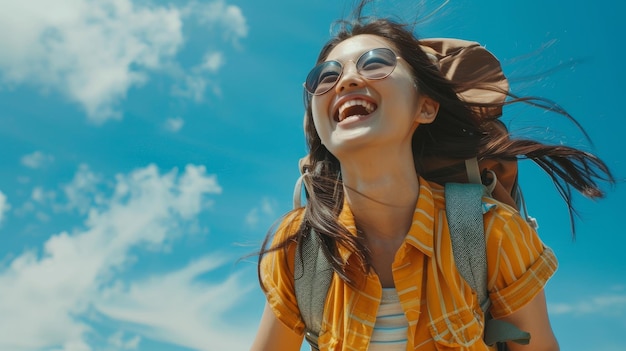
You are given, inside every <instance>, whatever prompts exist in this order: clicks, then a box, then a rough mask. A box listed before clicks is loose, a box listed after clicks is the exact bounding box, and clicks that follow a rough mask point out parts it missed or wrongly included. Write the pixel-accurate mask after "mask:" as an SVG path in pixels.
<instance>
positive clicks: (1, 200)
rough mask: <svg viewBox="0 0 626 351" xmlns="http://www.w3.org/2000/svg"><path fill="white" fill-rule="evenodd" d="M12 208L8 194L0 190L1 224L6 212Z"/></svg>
mask: <svg viewBox="0 0 626 351" xmlns="http://www.w3.org/2000/svg"><path fill="white" fill-rule="evenodd" d="M10 208H11V205H9V203H8V202H7V196H6V195H4V193H3V192H2V191H0V224H2V222H3V221H4V214H5V213H6V212H7V211H8V210H9V209H10Z"/></svg>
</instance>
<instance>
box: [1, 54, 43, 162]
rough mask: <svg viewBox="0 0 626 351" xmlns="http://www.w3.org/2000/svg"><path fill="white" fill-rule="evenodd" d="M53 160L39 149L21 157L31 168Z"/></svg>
mask: <svg viewBox="0 0 626 351" xmlns="http://www.w3.org/2000/svg"><path fill="white" fill-rule="evenodd" d="M0 56H2V55H0ZM53 161H54V156H52V155H47V154H44V153H43V152H41V151H35V152H33V153H32V154H28V155H24V156H22V159H21V162H22V165H24V166H26V167H28V168H32V169H37V168H43V167H46V166H48V165H49V164H51V163H52V162H53Z"/></svg>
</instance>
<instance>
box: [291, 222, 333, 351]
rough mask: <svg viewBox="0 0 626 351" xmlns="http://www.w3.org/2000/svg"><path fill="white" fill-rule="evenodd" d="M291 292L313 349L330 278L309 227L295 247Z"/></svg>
mask: <svg viewBox="0 0 626 351" xmlns="http://www.w3.org/2000/svg"><path fill="white" fill-rule="evenodd" d="M294 273H295V292H296V300H297V301H298V308H299V309H300V315H301V316H302V321H303V322H304V324H305V326H306V330H305V337H306V339H307V341H308V342H309V344H311V347H312V348H313V349H314V350H317V337H318V336H319V333H320V330H321V328H322V318H323V313H324V303H325V301H326V295H327V294H328V289H329V287H330V282H331V280H332V277H333V268H332V266H331V264H330V262H329V261H328V259H327V258H326V256H325V255H324V252H323V251H322V247H321V243H320V238H319V235H318V234H317V233H316V232H315V231H314V230H311V231H310V232H309V235H304V236H302V238H301V241H300V242H299V246H298V248H297V249H296V262H295V272H294Z"/></svg>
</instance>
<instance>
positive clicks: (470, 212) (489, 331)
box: [445, 183, 530, 347]
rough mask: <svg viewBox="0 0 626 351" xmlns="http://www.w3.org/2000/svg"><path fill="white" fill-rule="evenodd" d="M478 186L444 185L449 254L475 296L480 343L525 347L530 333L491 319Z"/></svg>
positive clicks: (481, 193) (485, 251) (481, 190)
mask: <svg viewBox="0 0 626 351" xmlns="http://www.w3.org/2000/svg"><path fill="white" fill-rule="evenodd" d="M484 193H485V188H484V186H483V185H482V184H457V183H448V184H446V187H445V197H446V214H447V218H448V226H449V227H450V240H451V241H452V253H453V255H454V262H455V263H456V267H457V270H458V271H459V273H460V274H461V276H462V277H463V279H465V281H466V282H467V283H468V284H469V285H470V286H471V287H472V290H474V291H475V292H476V294H477V295H478V301H479V303H480V307H481V309H482V310H483V312H484V313H485V333H484V340H485V343H486V344H487V345H494V344H496V343H499V342H500V343H503V342H506V341H514V342H516V343H518V344H522V345H527V344H528V343H529V342H530V334H529V333H527V332H525V331H522V330H520V329H519V328H517V327H516V326H514V325H513V324H511V323H508V322H505V321H501V320H496V319H493V318H491V315H490V314H489V313H488V310H489V307H490V305H491V301H490V300H489V294H488V291H487V247H486V243H485V231H484V224H483V207H482V197H483V195H484ZM503 346H504V347H506V345H503Z"/></svg>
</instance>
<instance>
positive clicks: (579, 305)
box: [548, 292, 626, 316]
mask: <svg viewBox="0 0 626 351" xmlns="http://www.w3.org/2000/svg"><path fill="white" fill-rule="evenodd" d="M548 307H549V309H550V313H551V314H554V315H559V314H561V315H563V314H570V315H588V314H596V315H611V316H626V294H625V293H623V292H621V293H620V292H616V293H607V294H602V295H598V296H591V297H588V298H586V299H584V300H580V301H577V302H570V303H563V302H557V303H550V304H549V306H548Z"/></svg>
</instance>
